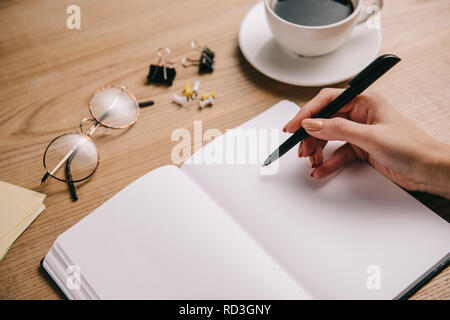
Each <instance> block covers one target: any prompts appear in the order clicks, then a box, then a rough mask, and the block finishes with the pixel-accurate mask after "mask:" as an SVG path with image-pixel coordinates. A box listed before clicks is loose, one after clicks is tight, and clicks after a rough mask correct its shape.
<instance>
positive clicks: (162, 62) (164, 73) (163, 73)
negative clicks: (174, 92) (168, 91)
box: [147, 48, 177, 86]
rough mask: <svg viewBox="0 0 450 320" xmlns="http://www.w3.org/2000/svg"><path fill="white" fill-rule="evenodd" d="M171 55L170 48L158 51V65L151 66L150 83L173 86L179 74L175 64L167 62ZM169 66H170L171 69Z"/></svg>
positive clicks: (148, 76)
mask: <svg viewBox="0 0 450 320" xmlns="http://www.w3.org/2000/svg"><path fill="white" fill-rule="evenodd" d="M169 54H170V49H169V48H160V49H158V56H159V59H158V63H157V64H156V65H154V64H152V65H150V70H149V72H148V75H147V81H148V83H151V82H155V83H161V84H166V85H168V86H171V85H172V82H173V80H174V79H175V76H176V74H177V73H176V71H175V63H172V62H169V61H167V57H168V56H169ZM167 65H170V67H168V66H167Z"/></svg>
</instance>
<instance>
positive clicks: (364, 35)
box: [239, 1, 381, 87]
mask: <svg viewBox="0 0 450 320" xmlns="http://www.w3.org/2000/svg"><path fill="white" fill-rule="evenodd" d="M239 46H240V47H241V51H242V53H243V54H244V56H245V58H246V59H247V60H248V62H249V63H250V64H251V65H252V66H253V67H255V68H256V69H257V70H259V71H260V72H262V73H263V74H265V75H266V76H268V77H270V78H272V79H275V80H278V81H281V82H284V83H288V84H292V85H298V86H307V87H313V86H326V85H330V84H334V83H339V82H343V81H346V80H348V79H350V78H352V77H354V76H355V75H356V74H357V73H358V72H360V71H361V70H362V69H364V68H365V67H366V66H367V65H368V64H369V63H371V62H372V61H373V60H374V59H375V57H376V56H377V54H378V52H379V51H380V47H381V30H380V29H369V28H367V26H366V24H362V25H361V26H357V27H356V28H355V29H354V30H353V33H352V35H351V37H350V39H348V40H347V42H346V43H345V44H344V45H343V46H342V47H340V48H339V49H337V50H336V51H334V52H332V53H330V54H327V55H325V56H321V57H314V58H306V57H300V56H297V55H296V54H294V53H291V52H288V51H286V50H284V49H283V48H281V47H280V46H279V45H278V43H276V42H275V40H274V39H273V36H272V32H271V31H270V29H269V25H268V23H267V20H266V15H265V12H264V3H263V1H261V2H260V3H258V4H256V5H255V6H253V7H252V8H251V9H250V10H249V11H248V12H247V14H246V16H245V17H244V19H243V20H242V23H241V28H240V30H239Z"/></svg>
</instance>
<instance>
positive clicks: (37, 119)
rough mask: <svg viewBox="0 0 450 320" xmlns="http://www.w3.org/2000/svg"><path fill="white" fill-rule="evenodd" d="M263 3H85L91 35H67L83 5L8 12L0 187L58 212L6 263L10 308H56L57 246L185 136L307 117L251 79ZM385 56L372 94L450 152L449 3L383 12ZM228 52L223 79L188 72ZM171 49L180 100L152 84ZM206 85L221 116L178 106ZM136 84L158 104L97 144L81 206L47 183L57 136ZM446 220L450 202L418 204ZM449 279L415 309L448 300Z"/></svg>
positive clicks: (10, 3)
mask: <svg viewBox="0 0 450 320" xmlns="http://www.w3.org/2000/svg"><path fill="white" fill-rule="evenodd" d="M255 2H256V1H245V2H244V1H241V0H228V1H219V0H214V1H213V0H210V1H204V0H183V1H181V0H180V1H173V0H172V1H167V0H152V1H144V0H140V1H138V0H135V1H132V0H127V1H124V0H109V1H107V2H106V1H100V0H96V1H92V0H78V1H76V4H77V5H79V6H80V8H81V19H82V21H81V30H68V29H67V28H66V18H67V17H68V15H67V14H66V8H67V6H68V5H70V4H72V3H73V2H72V1H67V0H65V1H53V0H39V1H37V0H35V1H14V0H3V1H2V2H0V27H1V28H0V29H1V30H2V32H0V58H1V65H0V84H1V85H0V101H1V102H0V180H4V181H8V182H11V183H14V184H17V185H20V186H23V187H26V188H30V189H33V190H36V191H42V192H45V193H46V194H47V195H48V197H47V199H46V201H45V204H46V206H47V209H46V210H45V211H44V212H43V213H42V214H41V215H40V216H39V217H38V218H37V219H36V221H35V222H34V223H33V224H32V225H31V226H30V227H29V228H28V230H27V231H25V233H24V234H23V235H22V236H21V237H20V238H19V239H18V240H17V241H16V243H15V244H14V245H13V246H12V248H11V249H10V251H9V253H8V254H7V255H6V256H5V258H4V259H3V260H2V261H1V262H0V299H24V298H25V299H54V298H59V297H60V296H59V295H58V293H57V291H56V290H55V288H54V287H53V286H52V285H51V284H50V283H49V282H48V281H47V280H46V279H45V278H44V277H43V275H42V274H41V273H40V272H39V270H38V266H39V261H40V260H41V259H42V258H43V257H44V256H45V254H46V253H47V251H48V250H49V249H50V247H51V245H52V243H53V241H54V240H55V239H56V237H57V236H58V235H59V234H60V233H62V232H64V231H65V230H67V229H68V228H69V227H71V226H72V225H74V224H75V223H76V222H78V221H79V220H80V219H81V218H83V217H84V216H86V215H87V214H89V213H90V212H91V211H92V210H93V209H95V208H96V207H98V206H99V205H100V204H102V203H103V202H105V201H106V200H107V199H109V198H110V197H111V196H112V195H114V194H115V193H117V192H118V191H119V190H121V189H122V188H124V187H125V186H126V185H128V184H129V183H131V182H132V181H134V180H135V179H137V178H138V177H140V176H141V175H143V174H145V173H146V172H148V171H150V170H153V169H155V168H158V167H160V166H162V165H165V164H169V163H170V162H171V160H170V152H171V149H172V147H173V146H174V145H175V142H171V141H170V135H171V133H172V131H173V130H174V129H175V128H181V127H185V128H188V129H189V130H192V129H193V122H194V120H203V126H204V128H218V129H221V130H224V129H226V128H233V127H235V126H237V125H239V124H240V123H242V122H244V121H246V120H248V119H250V118H252V117H254V116H256V115H257V114H259V113H261V112H262V111H264V110H265V109H267V108H269V107H270V106H271V105H273V104H274V103H276V102H277V101H278V100H280V99H285V98H287V99H292V100H294V101H296V102H298V103H299V104H304V103H305V102H306V101H308V100H309V99H310V98H311V97H313V96H314V95H315V94H316V93H317V92H318V90H319V89H320V88H299V87H293V86H289V85H284V84H281V83H278V82H276V81H273V80H271V79H269V78H267V77H265V76H263V75H262V74H260V73H259V72H258V71H256V70H255V69H253V68H252V67H251V66H250V65H249V64H248V63H247V62H246V60H245V59H244V58H243V56H242V54H241V53H240V51H239V47H238V43H237V34H238V29H239V25H240V22H241V19H242V18H243V16H244V14H245V13H246V12H247V10H248V9H249V8H250V7H251V6H252V5H253V4H254V3H255ZM385 2H386V3H385V8H384V9H383V18H382V29H383V46H382V50H381V53H388V52H392V53H396V54H398V55H399V56H400V57H402V58H403V61H402V63H401V64H399V65H398V66H397V67H396V68H395V71H392V72H390V73H388V74H386V75H385V76H384V77H383V81H380V82H377V83H376V84H375V85H374V86H373V89H372V90H376V91H379V92H382V93H384V94H385V95H386V96H387V97H388V98H389V99H390V100H391V101H392V102H393V103H394V104H395V105H396V107H397V108H398V109H399V110H400V111H401V112H402V113H403V114H404V115H405V116H406V117H408V118H409V119H411V120H412V121H413V122H415V123H416V124H417V125H418V126H420V127H421V128H422V129H423V130H424V131H426V132H427V133H429V134H430V135H432V136H433V137H435V138H437V139H440V140H442V141H445V142H447V143H450V130H449V123H450V106H449V100H450V88H449V83H450V67H449V61H450V37H449V30H450V25H449V24H450V22H449V21H450V2H449V1H447V0H432V1H431V0H428V1H418V0H415V1H408V2H406V1H394V0H386V1H385ZM194 39H195V40H198V41H199V42H201V43H204V44H207V45H208V46H210V47H211V48H213V49H214V50H215V51H216V53H217V59H216V61H217V62H216V70H215V72H214V73H213V74H212V75H205V76H201V77H199V76H198V75H197V72H196V69H195V68H191V69H184V68H182V67H181V66H180V61H181V58H182V57H186V56H190V55H192V54H193V52H192V51H191V49H190V47H189V42H190V41H191V40H194ZM159 47H169V48H171V49H172V52H173V54H172V56H171V59H172V60H174V61H176V62H177V63H178V68H177V71H178V75H177V78H176V81H175V83H174V85H173V87H171V88H165V87H155V86H147V85H145V76H146V73H147V69H148V66H149V64H150V63H155V62H156V51H155V50H156V49H157V48H159ZM198 78H200V79H201V81H202V85H203V88H204V89H208V90H213V89H214V90H216V92H218V93H220V94H221V95H222V98H221V99H220V100H217V105H215V106H214V107H213V108H208V109H205V110H202V111H199V110H198V109H197V108H195V107H189V108H179V107H177V106H176V105H174V104H172V103H171V102H170V100H171V96H172V95H173V94H174V93H177V92H180V91H181V88H182V86H183V84H185V83H187V82H191V83H192V82H193V81H194V80H195V79H198ZM108 83H113V84H126V85H127V87H128V88H129V89H131V91H132V92H134V93H135V95H136V96H137V97H138V98H147V97H151V98H152V99H154V100H155V102H156V104H155V105H154V106H153V107H150V108H148V109H144V110H143V112H142V114H141V117H140V118H139V120H138V122H137V124H136V125H135V126H134V127H133V128H132V129H130V130H128V131H126V132H123V133H117V132H109V131H106V130H105V131H102V132H103V133H104V134H98V135H96V137H95V141H96V144H97V146H98V148H99V152H100V156H101V164H100V167H99V169H98V171H97V172H96V174H95V175H94V176H93V177H92V179H91V180H90V181H89V182H88V183H86V184H83V185H82V186H79V187H78V192H79V196H80V200H79V201H78V202H77V203H72V202H71V200H70V197H69V194H68V192H67V187H66V185H65V184H64V183H60V182H57V181H55V180H52V179H50V180H51V181H49V182H48V183H47V184H46V185H45V186H44V187H40V185H39V182H40V178H41V176H42V174H43V173H44V168H43V166H42V154H43V151H44V149H45V147H46V146H47V144H48V143H49V141H50V140H51V139H52V138H54V137H55V136H57V135H59V134H61V133H63V132H70V131H75V130H76V129H77V126H78V124H79V122H80V120H81V119H82V118H84V117H87V116H88V108H87V103H88V99H89V97H90V95H91V93H92V92H93V91H94V90H95V89H96V88H98V87H100V86H102V85H104V84H108ZM415 196H416V197H418V198H419V199H420V200H421V201H422V202H424V203H425V204H426V205H427V206H429V207H430V208H432V209H433V210H434V211H435V212H437V213H438V214H440V215H446V218H447V219H448V218H449V212H450V205H449V202H448V201H446V200H444V199H442V198H439V197H434V196H431V195H424V194H418V193H415ZM449 284H450V269H449V268H447V269H446V270H445V271H444V272H442V273H441V274H440V275H439V276H437V277H436V278H435V279H434V280H433V281H431V282H430V283H429V284H428V285H427V286H425V287H424V288H422V289H421V290H420V291H419V292H418V293H417V294H416V295H415V296H414V297H415V298H422V299H435V298H441V299H442V298H446V299H450V285H449Z"/></svg>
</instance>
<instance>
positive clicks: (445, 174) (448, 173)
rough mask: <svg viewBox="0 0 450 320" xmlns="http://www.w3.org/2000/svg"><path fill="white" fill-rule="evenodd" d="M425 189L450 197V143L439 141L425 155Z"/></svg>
mask: <svg viewBox="0 0 450 320" xmlns="http://www.w3.org/2000/svg"><path fill="white" fill-rule="evenodd" d="M424 168H425V172H424V173H425V181H426V183H425V185H424V190H423V191H426V192H429V193H433V194H437V195H440V196H443V197H445V198H448V199H450V145H448V144H446V143H443V142H437V143H435V144H433V145H432V146H431V148H430V150H429V152H428V153H427V155H426V156H425V157H424Z"/></svg>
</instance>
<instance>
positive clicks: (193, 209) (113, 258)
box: [57, 166, 308, 299]
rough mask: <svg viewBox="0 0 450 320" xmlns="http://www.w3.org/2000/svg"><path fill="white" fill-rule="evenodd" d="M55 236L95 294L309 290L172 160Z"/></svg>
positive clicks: (296, 293)
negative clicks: (301, 285)
mask: <svg viewBox="0 0 450 320" xmlns="http://www.w3.org/2000/svg"><path fill="white" fill-rule="evenodd" d="M57 244H59V245H60V248H62V249H63V251H64V252H65V254H66V255H67V256H68V257H69V259H70V260H71V261H70V262H71V263H72V264H74V265H78V266H79V268H80V271H81V275H82V281H87V282H88V285H90V287H91V288H92V289H93V290H94V291H95V293H96V296H98V297H99V298H101V299H292V298H297V299H301V298H308V295H307V294H306V293H305V292H304V291H303V290H302V289H301V287H300V286H298V285H297V284H296V282H295V280H294V279H292V278H291V277H290V276H289V275H288V274H287V273H286V272H285V271H284V270H283V269H282V268H281V267H280V266H279V265H278V264H277V263H276V262H274V261H273V260H272V259H271V258H270V257H269V256H268V255H267V254H266V253H265V252H264V251H263V250H262V249H261V248H259V247H258V245H257V244H256V243H255V242H254V241H253V240H252V239H251V238H250V237H249V236H248V235H246V234H245V232H243V230H242V229H241V228H240V227H239V226H238V225H236V224H235V223H234V222H233V220H232V219H231V218H230V217H229V216H228V215H227V214H225V213H224V212H223V211H222V210H221V209H220V208H219V207H218V206H217V205H216V204H215V203H214V202H213V201H211V199H209V198H208V197H207V196H206V195H205V194H204V193H203V192H202V191H201V189H200V188H199V187H197V186H196V185H195V184H194V183H193V182H192V181H191V180H190V179H189V178H188V177H187V176H185V175H184V174H183V173H182V172H181V170H180V169H179V168H177V167H175V166H166V167H162V168H159V169H156V170H154V171H152V172H150V173H148V174H146V175H145V176H143V177H141V178H140V179H138V180H137V181H135V182H133V183H132V184H131V185H129V186H128V187H126V188H125V189H124V190H122V191H121V192H119V193H118V194H117V195H115V196H114V197H113V198H111V199H110V200H108V201H107V202H106V203H104V204H103V205H102V206H100V207H99V208H98V209H96V210H95V211H94V212H93V213H91V214H90V215H89V216H87V217H86V218H84V219H83V220H82V221H80V222H79V223H78V224H76V225H75V226H73V227H72V228H71V229H69V230H68V231H67V232H65V233H63V234H62V235H61V236H60V237H59V238H58V239H57ZM82 285H83V284H82ZM84 286H86V285H85V284H84Z"/></svg>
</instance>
